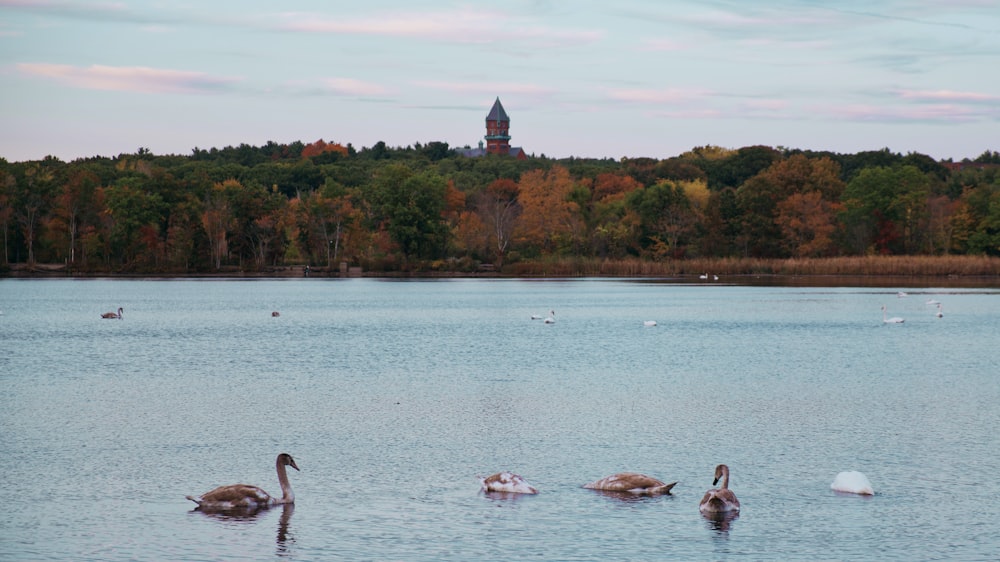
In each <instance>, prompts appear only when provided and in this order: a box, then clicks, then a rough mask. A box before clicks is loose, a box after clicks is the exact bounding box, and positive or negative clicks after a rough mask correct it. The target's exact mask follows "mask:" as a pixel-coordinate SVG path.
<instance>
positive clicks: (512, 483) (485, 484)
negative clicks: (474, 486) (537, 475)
mask: <svg viewBox="0 0 1000 562" xmlns="http://www.w3.org/2000/svg"><path fill="white" fill-rule="evenodd" d="M479 484H480V485H481V486H482V491H484V492H506V493H508V494H537V493H538V490H537V489H535V487H534V486H532V485H530V484H528V483H527V482H526V481H525V480H524V478H521V476H520V475H518V474H514V473H513V472H508V471H506V470H505V471H503V472H498V473H496V474H493V475H491V476H487V477H486V478H483V477H482V476H480V477H479Z"/></svg>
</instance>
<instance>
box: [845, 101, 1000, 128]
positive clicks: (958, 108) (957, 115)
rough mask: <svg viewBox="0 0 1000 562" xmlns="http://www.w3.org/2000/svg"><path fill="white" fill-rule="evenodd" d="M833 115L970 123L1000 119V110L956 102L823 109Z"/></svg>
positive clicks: (882, 120)
mask: <svg viewBox="0 0 1000 562" xmlns="http://www.w3.org/2000/svg"><path fill="white" fill-rule="evenodd" d="M826 113H827V114H828V115H830V116H831V117H833V118H835V119H838V120H839V119H847V120H849V121H859V122H871V123H908V122H909V123H940V124H948V123H971V122H976V121H984V120H997V119H1000V111H996V110H992V111H990V110H986V111H982V110H981V109H978V108H972V107H968V106H962V105H956V104H926V105H915V106H909V107H895V106H893V107H885V106H873V105H848V106H843V107H835V108H832V109H830V110H828V111H826Z"/></svg>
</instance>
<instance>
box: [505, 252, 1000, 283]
mask: <svg viewBox="0 0 1000 562" xmlns="http://www.w3.org/2000/svg"><path fill="white" fill-rule="evenodd" d="M704 274H708V275H710V276H714V275H719V276H733V275H781V276H841V277H844V276H862V277H868V276H871V277H945V278H947V277H1000V258H995V257H988V256H858V257H838V258H815V259H761V258H717V259H716V258H695V259H685V260H664V261H655V262H654V261H646V260H640V259H638V258H631V259H620V260H601V259H588V258H567V259H544V260H537V261H521V262H517V263H512V264H507V265H506V266H505V267H504V268H503V275H506V276H515V277H689V276H690V277H697V276H699V275H704Z"/></svg>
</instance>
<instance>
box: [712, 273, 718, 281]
mask: <svg viewBox="0 0 1000 562" xmlns="http://www.w3.org/2000/svg"><path fill="white" fill-rule="evenodd" d="M718 280H719V276H718V275H715V274H714V273H713V274H712V281H718Z"/></svg>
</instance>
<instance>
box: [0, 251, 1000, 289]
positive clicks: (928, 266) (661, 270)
mask: <svg viewBox="0 0 1000 562" xmlns="http://www.w3.org/2000/svg"><path fill="white" fill-rule="evenodd" d="M702 275H708V276H709V280H714V277H715V276H719V278H720V280H722V281H724V282H729V283H740V284H756V283H774V284H789V283H794V284H812V285H822V284H828V285H834V286H846V285H873V286H874V285H877V286H893V285H911V286H934V285H940V286H949V287H998V288H1000V258H998V257H987V256H861V257H839V258H812V259H757V258H714V259H709V258H703V259H702V258H696V259H685V260H664V261H655V262H654V261H645V260H639V259H624V260H600V259H590V258H562V259H546V260H536V261H519V262H516V263H510V264H506V265H505V266H504V267H503V268H502V269H501V270H500V271H492V270H486V271H483V270H479V271H476V272H469V271H448V270H434V271H391V272H381V271H363V272H361V273H360V274H357V273H355V272H353V271H352V272H351V275H350V276H352V277H361V276H363V277H510V278H518V277H523V278H546V277H551V278H573V277H607V278H651V279H654V278H659V279H669V280H676V281H682V282H683V281H701V279H700V276H702ZM303 276H304V266H302V265H287V266H277V267H271V268H268V269H267V270H266V271H239V270H236V269H233V268H230V269H227V270H225V271H219V272H205V273H178V272H168V271H165V272H143V273H136V272H128V273H123V272H113V271H86V272H83V271H78V270H77V271H71V270H68V269H67V267H66V266H65V265H63V264H34V265H33V266H29V265H28V264H9V265H8V266H5V267H3V268H0V277H17V278H53V277H123V278H183V277H216V278H243V277H253V278H268V277H303ZM310 276H311V277H338V276H340V272H339V270H327V269H325V268H317V267H314V268H312V269H311V273H310Z"/></svg>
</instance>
